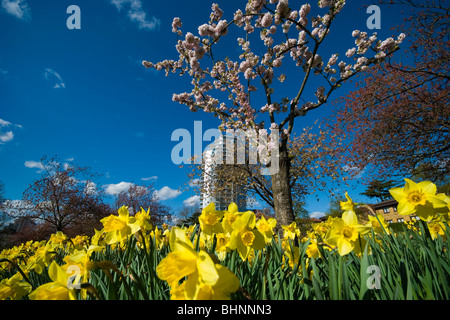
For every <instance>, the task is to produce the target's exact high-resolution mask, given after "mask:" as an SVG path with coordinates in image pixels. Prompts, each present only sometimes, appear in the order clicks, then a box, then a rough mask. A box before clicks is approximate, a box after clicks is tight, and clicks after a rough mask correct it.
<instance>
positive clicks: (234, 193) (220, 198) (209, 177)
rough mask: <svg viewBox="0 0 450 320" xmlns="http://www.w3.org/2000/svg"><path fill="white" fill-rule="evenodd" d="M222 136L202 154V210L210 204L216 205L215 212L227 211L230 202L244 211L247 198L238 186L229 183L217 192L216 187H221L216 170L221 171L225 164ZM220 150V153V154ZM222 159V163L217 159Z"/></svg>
mask: <svg viewBox="0 0 450 320" xmlns="http://www.w3.org/2000/svg"><path fill="white" fill-rule="evenodd" d="M224 140H225V139H223V136H221V137H220V139H217V141H214V142H213V143H211V144H210V145H208V147H206V148H205V151H204V152H203V163H202V178H201V187H202V193H201V195H200V202H201V206H202V208H205V207H206V206H208V205H209V204H210V203H211V202H214V203H215V205H216V210H227V209H228V205H229V204H230V203H231V202H234V203H236V204H237V206H238V208H239V210H240V211H245V210H246V207H247V196H246V194H245V193H244V192H243V188H242V187H241V186H240V185H237V184H234V183H231V184H229V185H227V186H226V187H225V189H224V190H222V191H217V185H223V183H221V181H220V180H218V179H219V178H218V177H217V171H218V169H223V168H224V166H227V165H229V164H227V163H226V144H225V141H224ZM233 149H234V148H233ZM220 150H221V151H222V152H221V153H220ZM220 157H222V162H220V161H218V159H219V158H220Z"/></svg>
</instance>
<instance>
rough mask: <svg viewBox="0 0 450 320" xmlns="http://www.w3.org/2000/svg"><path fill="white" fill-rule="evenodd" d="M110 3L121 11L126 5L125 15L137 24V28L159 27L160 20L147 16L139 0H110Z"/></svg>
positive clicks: (153, 28) (149, 28)
mask: <svg viewBox="0 0 450 320" xmlns="http://www.w3.org/2000/svg"><path fill="white" fill-rule="evenodd" d="M111 4H113V5H115V6H116V8H117V10H118V11H122V9H124V7H125V6H126V7H127V9H125V10H127V16H128V18H129V19H130V20H131V21H132V22H135V23H137V24H138V26H139V29H144V30H149V31H151V30H155V29H159V26H160V24H161V20H159V19H157V18H155V17H151V18H149V19H148V18H147V14H146V13H145V11H144V9H143V8H142V2H141V0H111Z"/></svg>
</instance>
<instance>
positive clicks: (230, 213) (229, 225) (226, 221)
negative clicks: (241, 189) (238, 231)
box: [222, 202, 242, 233]
mask: <svg viewBox="0 0 450 320" xmlns="http://www.w3.org/2000/svg"><path fill="white" fill-rule="evenodd" d="M241 215H242V212H239V210H238V206H237V204H236V203H234V202H232V203H230V205H229V206H228V210H226V211H225V212H224V217H223V220H222V227H223V230H224V232H225V233H232V232H233V223H234V222H235V221H236V219H237V218H239V217H240V216H241Z"/></svg>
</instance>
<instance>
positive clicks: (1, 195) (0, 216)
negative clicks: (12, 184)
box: [0, 181, 6, 228]
mask: <svg viewBox="0 0 450 320" xmlns="http://www.w3.org/2000/svg"><path fill="white" fill-rule="evenodd" d="M5 201H6V198H5V185H4V184H3V182H2V181H0V228H1V226H2V222H3V221H4V220H5V212H4V202H5Z"/></svg>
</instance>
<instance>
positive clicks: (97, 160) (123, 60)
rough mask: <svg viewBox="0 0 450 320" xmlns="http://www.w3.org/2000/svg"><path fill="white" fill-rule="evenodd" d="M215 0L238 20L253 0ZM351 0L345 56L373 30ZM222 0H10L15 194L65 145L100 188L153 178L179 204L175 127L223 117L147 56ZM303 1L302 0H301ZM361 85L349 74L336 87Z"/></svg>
mask: <svg viewBox="0 0 450 320" xmlns="http://www.w3.org/2000/svg"><path fill="white" fill-rule="evenodd" d="M216 2H217V3H218V4H219V5H220V7H221V8H222V9H223V10H224V12H225V18H227V19H228V20H231V19H232V14H233V12H234V11H235V10H236V9H237V8H239V7H241V8H242V9H243V5H240V4H245V3H246V1H216ZM291 2H292V1H291ZM314 2H315V1H312V3H313V5H314ZM347 2H348V3H349V2H351V3H349V4H347V6H346V7H345V8H344V10H343V12H342V13H341V14H340V16H339V17H338V18H337V20H336V22H335V25H334V29H332V32H333V34H332V35H330V36H329V37H328V42H329V43H328V44H327V48H328V49H327V50H329V52H328V53H329V54H331V53H334V52H340V53H341V55H344V54H345V51H346V50H347V49H348V48H350V47H352V46H353V45H354V39H353V38H352V37H351V32H352V30H354V29H360V30H362V31H367V32H368V33H369V34H371V33H372V32H373V30H368V29H367V27H366V20H367V18H368V17H369V15H368V14H366V12H365V10H364V9H362V5H363V4H370V3H371V2H370V1H347ZM206 3H207V5H205V4H206ZM212 3H213V2H207V1H199V0H198V1H180V0H173V1H170V2H165V1H154V0H95V1H92V0H91V1H87V0H70V1H65V0H46V1H39V0H1V7H0V43H1V47H0V181H2V182H3V183H4V184H5V188H6V197H7V198H10V199H20V198H21V196H22V192H23V191H24V190H25V188H26V187H27V186H28V185H29V184H30V183H31V182H32V181H33V180H34V179H37V178H38V177H39V168H38V167H37V164H36V162H38V161H39V160H40V159H41V157H42V156H43V155H55V154H56V155H58V156H59V157H60V158H61V159H63V160H64V161H67V162H68V163H69V162H71V161H74V162H76V163H77V164H79V165H83V166H89V167H91V168H92V170H93V171H94V172H98V173H102V174H103V177H102V178H101V179H99V187H101V188H104V189H106V190H107V191H110V192H114V191H117V190H120V189H121V188H122V187H126V186H127V185H129V184H130V183H136V184H140V183H145V182H146V181H150V182H154V186H155V188H156V189H157V190H158V192H159V194H160V196H161V197H162V198H163V199H165V200H164V201H163V203H165V204H167V205H169V206H171V207H172V208H173V209H174V211H175V212H177V211H178V210H179V209H180V208H181V207H182V206H183V201H184V200H186V199H188V198H190V197H191V196H193V195H194V191H193V190H192V189H191V190H181V191H177V189H178V188H179V187H180V186H185V185H186V183H187V181H188V178H187V175H186V174H187V172H188V169H187V168H179V167H178V166H177V165H175V164H173V163H172V161H171V150H172V148H173V147H174V146H175V145H176V142H172V141H171V139H170V138H171V134H172V132H173V131H174V130H175V129H177V128H186V129H188V130H190V131H192V130H193V126H194V121H203V128H204V130H206V129H208V128H214V127H217V125H218V124H219V123H218V122H217V121H216V120H215V118H213V117H211V115H210V114H203V113H200V112H197V113H193V112H190V111H189V109H188V108H187V107H185V106H183V105H179V104H178V103H175V102H172V94H173V93H174V92H175V93H180V92H184V91H190V89H191V88H190V85H189V80H188V79H187V78H180V77H178V76H173V77H165V76H164V72H156V71H154V70H151V69H145V68H144V67H142V65H141V61H142V60H144V59H146V60H150V61H154V62H157V61H160V60H163V59H165V58H172V59H176V58H177V53H176V51H175V48H174V44H175V41H176V36H175V35H174V34H173V33H172V32H171V29H172V27H171V23H172V19H173V17H180V18H181V19H182V21H183V31H185V32H187V31H192V32H193V33H194V34H196V32H197V27H198V25H200V24H202V23H206V22H207V21H208V20H209V13H210V8H211V4H212ZM303 3H304V1H298V7H300V6H301V4H303ZM70 5H77V6H79V8H80V9H81V30H69V29H68V28H67V26H66V20H67V18H68V17H69V16H70V14H67V13H66V9H67V7H69V6H70ZM394 10H396V9H395V8H392V9H388V8H387V7H386V8H384V7H383V8H382V12H381V13H382V15H381V17H382V19H381V26H382V28H381V30H376V31H377V32H378V34H379V36H380V37H379V38H385V37H386V36H391V35H392V34H393V31H390V28H391V27H392V26H395V25H396V24H398V22H399V15H398V13H397V12H396V11H394ZM327 50H325V53H327ZM324 56H325V57H326V56H327V55H326V54H325V55H324ZM352 88H353V85H352V84H347V85H346V86H345V88H342V90H340V91H338V92H336V93H335V95H334V96H333V98H337V97H338V95H342V94H345V93H346V92H347V91H348V90H349V89H352ZM281 90H286V92H288V91H289V87H288V86H286V88H284V87H282V89H281ZM291 95H292V94H291ZM330 110H331V104H329V105H328V106H324V107H322V108H321V109H320V110H318V111H313V112H311V114H308V115H307V116H306V117H305V118H303V119H300V120H299V121H298V128H301V126H302V125H305V124H308V123H312V122H313V121H314V120H315V119H317V118H319V119H320V118H321V117H323V116H324V115H327V114H329V112H330ZM143 179H146V180H143ZM354 185H355V188H354V189H351V188H349V192H350V193H351V194H353V195H354V197H355V198H356V199H357V200H360V201H366V200H367V199H364V198H362V197H361V196H359V195H358V193H359V192H361V190H363V189H361V188H363V186H361V184H360V183H359V182H358V181H355V182H354ZM315 196H316V195H313V196H311V197H310V198H309V201H308V204H307V208H308V210H309V211H310V212H311V213H317V212H324V211H325V210H326V209H327V208H328V203H329V199H328V197H327V195H326V194H319V195H318V196H319V198H320V201H316V200H315V198H316V197H315ZM315 215H317V214H315Z"/></svg>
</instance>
